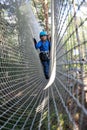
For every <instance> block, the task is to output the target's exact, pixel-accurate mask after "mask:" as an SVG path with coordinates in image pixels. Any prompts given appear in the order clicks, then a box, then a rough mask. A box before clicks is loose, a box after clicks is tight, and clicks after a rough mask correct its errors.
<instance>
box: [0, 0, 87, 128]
mask: <svg viewBox="0 0 87 130" xmlns="http://www.w3.org/2000/svg"><path fill="white" fill-rule="evenodd" d="M0 2H1V3H0V8H1V12H0V30H1V32H0V39H1V40H0V130H87V36H86V34H87V15H86V14H87V9H86V6H87V1H85V0H73V1H70V0H68V1H67V0H52V2H53V4H54V6H52V10H53V13H54V14H53V16H54V23H55V25H53V27H54V26H55V29H54V28H52V29H53V30H52V31H53V32H55V35H54V37H53V38H54V39H52V40H54V42H53V43H54V49H53V48H52V51H53V52H52V54H53V56H54V57H53V58H52V60H53V61H52V63H54V61H55V59H56V77H55V81H54V82H53V84H51V85H48V84H50V83H48V81H47V80H46V79H45V77H44V74H43V70H42V65H41V63H40V60H39V56H38V53H37V51H36V50H35V47H34V45H33V37H35V38H36V39H37V40H39V39H38V34H39V32H40V27H39V25H38V23H37V21H36V19H35V16H34V14H33V12H32V8H31V6H30V2H29V1H27V0H21V1H20V0H19V1H18V0H12V1H10V0H2V1H0ZM9 5H10V6H9ZM53 16H52V17H53ZM52 47H53V46H52ZM55 48H56V51H55ZM54 51H55V52H56V56H55V55H54V54H55V53H54ZM52 69H53V67H52ZM51 79H52V76H51ZM49 82H51V80H50V81H49ZM46 86H47V87H46Z"/></svg>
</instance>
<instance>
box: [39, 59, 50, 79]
mask: <svg viewBox="0 0 87 130" xmlns="http://www.w3.org/2000/svg"><path fill="white" fill-rule="evenodd" d="M41 63H42V65H43V70H44V74H45V77H46V78H47V77H49V69H50V60H47V61H41Z"/></svg>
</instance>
